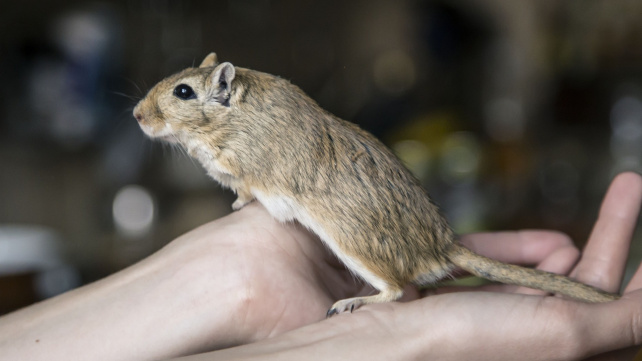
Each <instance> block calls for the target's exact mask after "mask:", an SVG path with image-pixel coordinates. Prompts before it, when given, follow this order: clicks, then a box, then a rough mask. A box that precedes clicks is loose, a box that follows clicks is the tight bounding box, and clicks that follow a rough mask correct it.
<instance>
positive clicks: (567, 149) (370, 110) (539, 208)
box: [0, 0, 642, 314]
mask: <svg viewBox="0 0 642 361" xmlns="http://www.w3.org/2000/svg"><path fill="white" fill-rule="evenodd" d="M639 14H642V2H640V1H636V0H609V1H606V0H602V1H580V0H570V1H554V0H511V1H508V0H505V1H501V0H484V1H482V0H469V1H448V0H441V1H429V0H425V1H420V0H397V1H384V0H367V1H366V0H357V1H343V0H323V1H320V0H283V1H277V0H229V1H222V0H219V1H217V0H208V1H197V0H191V1H170V0H113V1H103V2H88V1H71V0H49V1H36V0H22V1H13V2H7V1H5V2H3V4H2V5H0V27H1V28H2V31H0V54H1V55H0V83H2V84H4V86H3V87H0V314H1V313H5V312H8V311H11V310H13V309H16V308H18V307H21V306H24V305H27V304H29V303H31V302H34V301H36V300H40V299H43V298H46V297H50V296H52V295H55V294H57V293H60V292H64V291H65V290H68V289H71V288H73V287H77V286H79V285H82V284H85V283H87V282H91V281H93V280H96V279H98V278H100V277H104V276H105V275H108V274H110V273H113V272H115V271H117V270H119V269H122V268H123V267H126V266H127V265H130V264H132V263H133V262H136V261H137V260H139V259H141V258H143V257H145V256H147V255H149V254H150V253H152V252H154V251H155V250H157V249H158V248H160V247H162V246H163V245H165V244H167V242H169V241H171V240H172V239H173V238H175V237H177V236H179V235H180V234H182V233H184V232H186V231H188V230H190V229H192V228H194V227H196V226H198V225H200V224H203V223H205V222H208V221H210V220H212V219H215V218H218V217H221V216H223V215H224V214H226V213H228V212H230V211H231V208H230V205H231V202H232V201H233V199H234V197H233V196H232V195H231V194H230V193H229V192H227V191H224V190H222V189H221V188H220V187H219V186H218V185H217V184H216V183H215V182H213V181H211V180H209V179H208V178H207V177H206V176H205V174H204V171H203V170H202V168H201V167H200V166H199V165H198V164H197V163H195V162H194V161H191V160H190V159H188V158H187V157H185V156H184V155H182V154H180V152H177V151H175V150H173V149H171V147H167V146H163V145H162V144H158V143H154V142H151V141H150V140H148V139H145V137H144V136H143V134H142V132H141V131H140V129H139V128H138V125H137V124H136V121H135V120H134V119H133V117H132V116H131V111H132V109H133V106H134V105H135V104H136V102H137V100H138V99H140V98H141V97H142V96H143V95H144V94H145V93H146V91H147V90H148V89H149V88H150V87H151V86H153V85H154V84H155V83H156V82H157V81H158V80H160V79H162V78H163V77H165V76H167V75H169V74H171V73H173V72H176V71H178V70H180V69H182V68H185V67H188V66H192V65H198V64H199V63H200V61H201V60H202V59H203V57H204V56H205V55H206V54H207V53H209V52H210V51H216V52H217V53H218V55H219V59H220V60H222V61H230V62H232V63H233V64H235V65H238V66H243V67H248V68H253V69H256V70H261V71H265V72H269V73H273V74H277V75H280V76H282V77H284V78H286V79H290V80H291V81H292V82H293V83H295V84H297V85H299V86H300V87H301V88H302V89H303V90H304V91H306V92H307V93H308V94H309V95H310V96H312V98H314V99H315V100H317V101H318V102H319V103H320V104H321V105H322V106H323V107H324V108H326V109H328V110H329V111H331V112H333V113H335V114H336V115H338V116H340V117H342V118H344V119H347V120H351V121H354V122H356V123H358V124H359V125H361V126H362V127H363V128H365V129H367V130H369V131H371V132H372V133H374V134H375V135H376V136H378V137H380V138H381V139H382V140H383V141H384V142H385V143H386V144H388V145H389V146H390V147H392V148H393V149H394V150H395V152H397V154H398V155H399V156H400V157H401V158H402V159H403V160H404V161H405V162H406V163H407V164H408V166H409V167H410V168H411V169H412V170H413V171H414V172H415V174H416V175H417V176H418V177H419V178H420V179H421V180H422V181H423V183H424V184H425V186H426V188H427V189H428V191H429V192H430V193H431V194H432V195H433V197H434V198H435V200H436V201H437V203H439V204H440V205H441V206H442V207H443V208H444V211H445V213H446V214H447V216H448V217H449V219H450V220H451V222H452V224H453V225H454V227H455V228H456V230H457V231H458V232H461V233H465V232H472V231H479V230H505V229H521V228H549V229H555V230H560V231H563V232H566V233H567V234H569V235H570V236H572V237H573V239H574V241H575V242H576V243H577V244H578V246H582V245H583V243H584V242H585V240H586V238H587V236H588V234H589V232H590V231H591V227H592V224H593V222H594V220H595V218H596V216H597V211H598V207H599V205H600V201H601V198H602V196H603V195H604V192H605V190H606V187H607V186H608V184H609V182H610V180H611V179H612V177H613V176H614V175H615V174H617V173H618V172H621V171H624V170H633V171H638V172H639V171H642V21H640V20H639ZM636 240H637V242H635V241H634V252H633V257H632V258H633V263H636V264H637V262H638V260H639V258H640V253H642V252H641V251H640V249H641V248H642V246H641V245H639V244H640V240H639V235H636Z"/></svg>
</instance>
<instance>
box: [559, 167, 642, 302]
mask: <svg viewBox="0 0 642 361" xmlns="http://www.w3.org/2000/svg"><path fill="white" fill-rule="evenodd" d="M641 201H642V177H640V176H639V175H638V174H635V173H622V174H620V175H618V176H617V177H615V179H613V182H612V183H611V186H610V187H609V189H608V191H607V193H606V195H605V196H604V201H603V202H602V206H601V208H600V213H599V215H598V219H597V221H596V223H595V227H594V228H593V231H592V232H591V236H590V237H589V240H588V243H587V245H586V248H585V250H584V254H583V256H582V259H581V260H580V262H579V263H578V265H577V267H576V268H575V270H574V271H573V272H572V273H571V275H572V276H573V277H575V278H576V279H577V280H579V281H580V282H584V283H587V284H590V285H593V286H596V287H599V288H602V289H604V290H606V291H610V292H616V291H618V289H619V287H620V283H621V282H622V275H623V273H624V266H625V263H626V258H627V256H628V250H629V245H630V242H631V237H632V235H633V231H634V229H635V225H636V223H637V219H638V214H639V212H640V202H641Z"/></svg>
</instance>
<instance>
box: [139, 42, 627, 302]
mask: <svg viewBox="0 0 642 361" xmlns="http://www.w3.org/2000/svg"><path fill="white" fill-rule="evenodd" d="M134 116H135V118H136V119H137V120H138V122H139V124H140V127H141V128H142V129H143V131H144V132H145V133H146V134H147V135H149V136H150V137H152V138H160V139H162V140H165V141H168V142H172V143H178V144H180V145H181V146H183V147H184V148H185V149H186V150H187V151H188V153H189V154H190V155H192V156H193V157H195V158H197V159H198V160H199V161H200V162H201V163H202V164H203V166H204V167H205V169H206V170H207V172H208V173H209V175H210V176H211V177H212V178H214V179H215V180H217V181H218V182H220V183H221V184H222V185H223V186H225V187H228V188H231V189H232V190H233V191H234V192H236V194H237V195H238V198H237V199H236V201H235V202H234V203H233V205H232V207H233V208H234V209H240V208H241V207H243V206H244V205H245V204H247V203H248V202H250V201H252V200H254V199H256V200H258V201H259V202H261V203H262V204H263V206H264V207H265V208H266V209H267V211H268V212H269V213H270V214H271V215H272V216H273V217H275V218H276V219H278V220H279V221H281V222H287V221H292V220H296V221H298V222H300V223H301V224H302V225H304V226H305V227H307V228H309V229H310V230H311V231H313V232H314V233H316V234H317V235H318V236H319V237H320V238H321V240H322V241H323V242H324V243H325V244H326V245H327V246H328V247H329V248H330V249H331V250H332V252H334V253H335V254H336V255H337V257H338V258H339V259H340V260H341V261H342V262H343V263H344V264H345V265H346V266H347V267H348V268H349V269H350V270H351V271H352V272H353V273H354V274H356V275H358V276H359V277H361V278H362V279H363V280H365V281H366V282H368V283H369V284H371V285H372V286H373V287H375V288H376V289H377V290H379V291H380V293H379V294H377V295H373V296H366V297H355V298H349V299H344V300H340V301H338V302H336V303H335V304H334V305H332V307H331V308H330V310H329V311H328V315H332V314H335V313H340V312H344V311H348V310H349V311H352V310H353V309H355V308H357V307H359V306H361V305H363V304H368V303H378V302H387V301H394V300H397V299H399V298H400V297H401V296H402V293H403V288H404V286H406V285H407V284H409V283H415V284H419V285H425V284H429V283H432V282H435V281H438V280H440V279H442V278H444V277H446V276H447V275H449V274H450V273H451V272H452V271H453V270H455V268H457V267H459V268H461V269H464V270H466V271H468V272H470V273H472V274H474V275H476V276H479V277H483V278H486V279H489V280H492V281H497V282H501V283H507V284H514V285H520V286H526V287H531V288H536V289H540V290H544V291H547V292H550V293H558V294H562V295H565V296H568V297H572V298H575V299H578V300H583V301H588V302H602V301H609V300H613V299H616V298H617V297H618V296H617V295H614V294H610V293H607V292H604V291H601V290H599V289H597V288H594V287H590V286H587V285H584V284H581V283H578V282H575V281H572V280H570V279H569V278H566V277H564V276H560V275H556V274H552V273H547V272H543V271H538V270H533V269H527V268H522V267H518V266H514V265H509V264H504V263H501V262H498V261H495V260H492V259H489V258H486V257H483V256H480V255H477V254H475V253H473V252H472V251H470V250H468V249H467V248H465V247H463V246H461V245H459V243H458V242H457V241H456V237H455V235H454V233H453V231H452V230H451V228H450V227H449V225H448V223H447V221H446V220H445V219H444V217H442V215H441V214H440V212H439V209H438V208H437V206H435V204H434V203H433V202H432V201H431V199H430V197H429V196H428V194H427V193H426V192H425V191H424V189H423V188H422V187H421V185H420V184H419V181H418V180H417V179H416V178H415V177H414V176H413V175H412V174H411V173H410V171H408V170H407V169H406V168H405V167H404V166H403V165H402V163H401V161H399V160H398V159H397V157H395V156H394V155H393V153H392V152H391V151H390V150H389V149H388V148H386V147H385V146H384V145H383V144H382V143H381V142H379V141H378V140H377V139H376V138H375V137H374V136H372V135H371V134H369V133H368V132H366V131H364V130H362V129H360V128H359V127H357V126H356V125H354V124H352V123H349V122H346V121H344V120H342V119H339V118H337V117H335V116H334V115H332V114H330V113H329V112H327V111H325V110H323V109H322V108H321V107H320V106H319V105H317V103H316V102H314V101H313V100H312V99H311V98H309V97H308V96H307V95H306V94H305V93H303V91H301V90H300V89H299V88H298V87H296V86H294V85H292V84H291V83H290V82H288V81H287V80H284V79H282V78H279V77H276V76H273V75H270V74H266V73H261V72H258V71H253V70H249V69H244V68H239V67H234V66H233V65H232V64H230V63H227V62H226V63H221V64H219V63H218V61H217V57H216V54H214V53H211V54H209V55H208V56H207V57H206V58H205V60H203V62H202V64H201V65H200V67H198V68H188V69H185V70H183V71H181V72H179V73H177V74H175V75H172V76H170V77H168V78H166V79H164V80H162V81H161V82H159V83H158V84H157V85H156V86H155V87H154V88H152V89H151V90H150V91H149V93H148V94H147V95H146V96H145V98H144V99H143V100H141V101H140V103H139V104H138V105H137V106H136V108H135V109H134Z"/></svg>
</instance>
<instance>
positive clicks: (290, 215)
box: [251, 189, 388, 291]
mask: <svg viewBox="0 0 642 361" xmlns="http://www.w3.org/2000/svg"><path fill="white" fill-rule="evenodd" d="M251 193H252V195H254V197H255V198H256V199H257V200H258V201H259V202H261V204H263V206H264V207H265V208H266V209H267V211H268V212H269V213H270V215H272V217H274V218H275V219H277V220H278V221H279V222H289V221H293V220H297V221H298V222H299V223H301V224H302V225H304V226H305V227H306V228H308V229H309V230H311V231H312V232H314V233H315V234H316V235H317V236H319V238H321V240H322V241H323V243H325V244H326V246H327V247H328V248H330V250H331V251H332V252H333V253H334V254H335V255H337V257H338V258H339V260H341V262H343V264H345V265H346V267H347V268H348V269H349V270H350V271H351V272H352V273H353V274H356V275H357V276H359V277H361V278H362V279H363V280H365V281H366V282H368V283H369V284H370V285H372V286H373V287H374V288H376V289H378V290H379V291H383V290H385V289H387V288H388V287H387V286H386V283H385V282H384V281H383V280H382V279H381V278H379V277H377V276H376V275H374V274H373V273H372V272H370V271H369V270H368V269H367V268H365V267H364V266H363V264H362V263H361V262H360V261H359V260H357V259H354V258H352V257H349V256H347V255H345V254H344V253H343V252H342V251H341V249H340V248H339V245H338V244H337V242H335V241H334V239H332V238H331V237H330V236H329V235H328V234H327V232H325V230H324V229H323V227H322V226H321V224H319V223H318V222H316V221H315V220H314V219H313V218H312V217H310V215H309V214H308V212H307V211H306V210H305V209H303V207H301V206H300V205H299V204H298V203H297V202H296V201H295V200H294V199H292V198H290V197H285V196H268V195H266V194H264V193H262V192H260V191H257V190H256V189H251Z"/></svg>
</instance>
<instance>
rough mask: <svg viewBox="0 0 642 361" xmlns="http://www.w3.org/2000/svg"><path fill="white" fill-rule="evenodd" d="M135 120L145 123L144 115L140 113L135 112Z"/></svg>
mask: <svg viewBox="0 0 642 361" xmlns="http://www.w3.org/2000/svg"><path fill="white" fill-rule="evenodd" d="M134 118H136V120H138V121H139V122H142V121H143V115H142V114H141V113H140V112H134Z"/></svg>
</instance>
